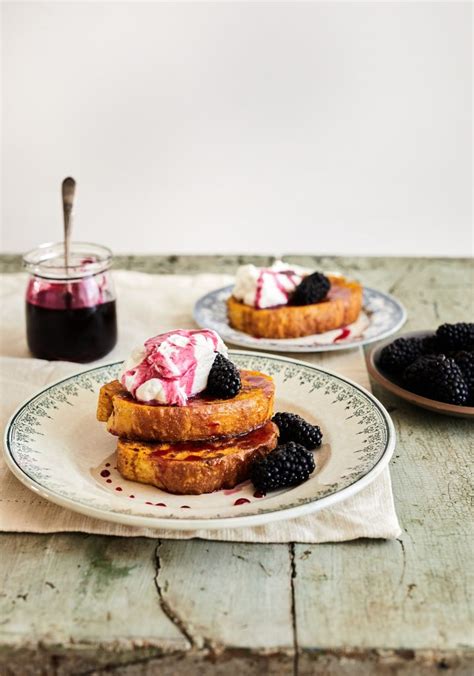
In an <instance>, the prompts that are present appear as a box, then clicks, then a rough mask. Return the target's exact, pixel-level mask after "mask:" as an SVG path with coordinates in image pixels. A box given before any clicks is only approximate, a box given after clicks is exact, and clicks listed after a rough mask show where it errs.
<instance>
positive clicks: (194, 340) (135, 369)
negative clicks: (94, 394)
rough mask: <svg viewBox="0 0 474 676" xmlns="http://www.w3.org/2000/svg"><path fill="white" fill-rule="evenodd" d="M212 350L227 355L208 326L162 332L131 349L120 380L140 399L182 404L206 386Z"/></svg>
mask: <svg viewBox="0 0 474 676" xmlns="http://www.w3.org/2000/svg"><path fill="white" fill-rule="evenodd" d="M216 352H220V353H221V354H223V355H224V356H227V347H226V346H225V344H224V343H223V341H222V339H221V337H220V336H219V335H218V334H217V333H216V332H215V331H212V330H211V329H202V330H195V331H185V330H182V329H178V330H176V331H169V332H168V333H162V334H160V335H159V336H155V337H154V338H149V339H148V340H147V341H146V342H145V344H144V345H143V346H141V347H138V348H136V349H135V350H133V352H132V354H131V355H130V357H129V358H128V359H127V360H126V361H125V362H124V365H123V368H122V372H121V374H120V382H121V383H122V385H123V386H124V387H125V389H126V390H128V391H129V392H130V394H131V395H132V396H133V397H135V399H137V400H138V401H141V402H143V403H147V404H150V403H152V404H169V405H171V404H176V405H177V406H184V405H185V404H186V403H187V401H188V399H189V398H190V397H194V396H195V395H196V394H199V392H202V391H203V390H205V389H206V386H207V380H208V378H209V372H210V370H211V368H212V365H213V363H214V359H215V358H216Z"/></svg>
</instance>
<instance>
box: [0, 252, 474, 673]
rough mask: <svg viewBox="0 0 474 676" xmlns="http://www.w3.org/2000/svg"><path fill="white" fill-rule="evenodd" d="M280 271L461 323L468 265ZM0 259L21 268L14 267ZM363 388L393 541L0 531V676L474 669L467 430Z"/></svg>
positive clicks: (468, 300) (144, 263) (205, 266)
mask: <svg viewBox="0 0 474 676" xmlns="http://www.w3.org/2000/svg"><path fill="white" fill-rule="evenodd" d="M288 259H289V260H295V261H298V262H303V263H309V264H310V265H312V266H313V267H318V268H320V269H321V268H322V269H340V270H342V271H347V273H350V274H353V275H356V276H358V277H359V278H360V279H361V280H362V281H363V283H365V284H367V285H369V286H373V287H376V288H378V289H381V290H383V291H389V292H390V293H393V294H395V295H396V296H397V298H399V299H400V300H401V301H402V302H403V303H404V304H405V306H406V308H407V310H408V317H409V319H408V323H407V325H406V328H407V329H418V328H425V327H428V328H431V327H435V326H437V325H438V324H439V323H441V322H443V321H450V322H454V321H460V320H466V319H471V320H472V316H473V312H472V309H473V307H472V302H473V297H472V290H473V284H472V281H473V280H472V267H471V265H470V262H469V261H468V260H452V259H450V260H440V259H438V260H428V259H401V258H351V259H349V258H314V257H295V258H294V259H293V258H291V257H288ZM243 260H248V259H244V258H242V257H239V258H238V257H232V256H226V257H223V256H220V257H217V256H209V257H176V256H171V257H166V258H165V257H149V258H136V257H122V258H119V259H118V260H117V267H127V268H134V269H139V270H143V271H149V272H168V273H169V272H171V273H173V272H198V271H202V270H207V271H220V272H224V271H229V272H232V271H233V270H234V269H235V267H236V264H237V263H240V262H242V261H243ZM258 260H259V261H262V260H265V259H262V258H260V259H258ZM1 264H2V266H1V267H2V269H3V270H4V271H14V270H17V269H19V260H18V258H17V257H6V256H4V257H2V259H1ZM374 390H375V394H376V395H377V396H378V397H379V398H380V399H381V400H382V402H383V403H384V404H385V405H386V406H387V408H388V410H389V411H390V413H391V415H392V417H393V420H394V422H395V426H396V429H397V434H398V447H397V450H396V452H395V457H394V459H393V462H392V466H391V467H392V477H393V485H394V492H395V499H396V503H397V509H398V514H399V517H400V521H401V524H402V527H403V535H402V537H401V538H400V539H399V540H397V541H392V542H382V541H356V542H348V543H342V544H325V545H315V546H308V545H297V544H289V545H248V544H227V543H213V542H203V541H187V542H186V541H172V540H161V541H159V540H150V539H145V538H137V539H121V538H112V537H100V536H91V535H77V534H76V535H72V534H71V535H69V534H63V535H42V536H39V535H27V534H18V535H7V534H3V535H2V536H1V543H2V545H3V546H2V566H1V583H0V614H1V619H0V626H1V636H0V672H1V673H5V674H15V675H17V674H18V675H21V676H23V675H24V674H25V675H26V674H32V673H41V674H108V673H114V674H123V675H124V676H125V675H127V676H138V675H145V674H146V675H148V674H163V675H166V676H181V675H183V674H186V675H188V674H192V675H194V674H199V675H207V674H226V675H227V676H231V675H233V674H239V675H240V674H242V675H244V676H250V675H252V676H253V675H257V674H274V675H275V676H276V675H278V676H280V675H284V674H301V675H308V674H350V675H351V676H353V675H354V676H359V675H360V676H370V675H371V674H377V675H378V674H382V675H383V674H410V676H411V675H415V676H418V675H421V674H428V673H432V672H435V671H437V670H446V671H448V672H449V673H452V674H456V675H458V674H466V675H467V674H472V673H473V671H474V655H473V648H472V643H473V641H472V639H473V622H472V616H471V611H472V591H473V576H472V567H471V565H472V554H473V541H472V536H473V531H472V528H471V522H470V519H469V516H470V514H469V506H468V493H469V478H470V474H471V475H472V461H471V455H472V446H471V447H470V440H469V434H470V432H471V427H470V422H469V421H466V420H461V419H455V418H447V417H442V416H438V415H436V414H432V413H429V412H427V411H422V410H421V409H417V408H413V407H412V406H410V405H408V404H405V403H404V402H403V401H400V400H397V399H394V398H392V397H391V396H389V395H388V394H386V393H385V392H384V391H382V390H381V389H379V388H377V387H375V388H374ZM471 440H472V437H471Z"/></svg>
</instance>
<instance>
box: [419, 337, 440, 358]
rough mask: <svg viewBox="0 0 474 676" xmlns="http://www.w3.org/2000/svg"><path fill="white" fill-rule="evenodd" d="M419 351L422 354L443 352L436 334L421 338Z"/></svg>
mask: <svg viewBox="0 0 474 676" xmlns="http://www.w3.org/2000/svg"><path fill="white" fill-rule="evenodd" d="M421 351H422V353H423V354H441V353H442V352H443V348H442V347H441V345H440V343H439V340H438V338H437V337H436V334H433V335H431V336H425V337H424V338H422V339H421Z"/></svg>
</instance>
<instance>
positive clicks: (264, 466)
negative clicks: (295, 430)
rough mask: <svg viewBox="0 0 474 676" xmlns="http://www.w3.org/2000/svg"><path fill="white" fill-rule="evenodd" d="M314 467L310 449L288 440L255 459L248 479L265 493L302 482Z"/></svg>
mask: <svg viewBox="0 0 474 676" xmlns="http://www.w3.org/2000/svg"><path fill="white" fill-rule="evenodd" d="M314 468H315V464H314V456H313V454H312V453H311V451H308V450H306V448H305V447H304V446H301V445H300V444H295V443H293V442H292V441H290V443H288V444H283V445H281V446H277V448H276V449H275V450H274V451H272V452H271V453H269V454H268V455H267V456H266V457H265V458H262V459H260V460H256V461H255V462H254V463H253V465H252V467H251V468H250V479H251V481H252V483H253V485H254V486H255V488H256V489H257V490H258V491H261V492H262V493H266V492H267V491H274V490H276V489H277V488H286V487H287V486H297V485H298V484H301V483H303V481H306V479H308V477H309V475H310V474H311V472H312V471H313V470H314Z"/></svg>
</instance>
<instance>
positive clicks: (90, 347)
mask: <svg viewBox="0 0 474 676" xmlns="http://www.w3.org/2000/svg"><path fill="white" fill-rule="evenodd" d="M23 262H24V265H25V267H26V269H27V271H28V272H29V275H30V277H29V280H28V286H27V289H26V335H27V340H28V347H29V349H30V351H31V352H32V354H33V355H34V356H35V357H38V358H39V359H49V360H56V359H62V360H66V361H75V362H89V361H93V360H94V359H100V358H101V357H104V356H105V355H106V354H107V353H108V352H110V350H112V348H113V347H114V345H115V343H116V342H117V317H116V308H115V290H114V286H113V281H112V276H111V274H110V270H109V268H110V266H111V263H112V252H111V251H110V250H109V249H107V248H106V247H103V246H99V245H97V244H89V243H82V242H71V245H70V252H69V266H68V267H67V268H66V266H65V260H64V243H63V242H57V243H55V244H42V245H41V246H39V247H38V248H37V249H35V250H34V251H30V252H29V253H27V254H26V255H25V256H24V257H23Z"/></svg>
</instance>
